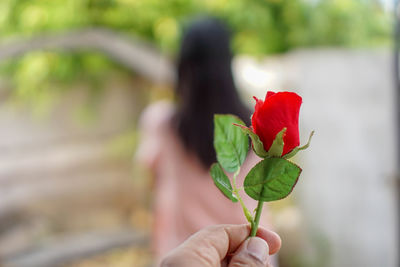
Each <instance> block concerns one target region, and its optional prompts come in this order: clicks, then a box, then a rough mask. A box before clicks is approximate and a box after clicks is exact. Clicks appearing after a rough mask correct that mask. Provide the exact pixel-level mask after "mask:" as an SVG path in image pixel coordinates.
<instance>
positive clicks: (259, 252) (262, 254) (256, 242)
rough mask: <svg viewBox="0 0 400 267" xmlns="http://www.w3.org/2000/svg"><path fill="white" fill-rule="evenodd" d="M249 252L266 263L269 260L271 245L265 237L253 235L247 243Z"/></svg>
mask: <svg viewBox="0 0 400 267" xmlns="http://www.w3.org/2000/svg"><path fill="white" fill-rule="evenodd" d="M247 252H248V253H249V254H250V255H251V256H253V257H254V258H256V259H257V260H259V261H261V262H262V263H266V262H267V260H268V252H269V247H268V244H267V242H265V240H264V239H261V238H259V237H251V238H250V240H249V241H248V243H247Z"/></svg>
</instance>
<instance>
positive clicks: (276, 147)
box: [268, 128, 286, 157]
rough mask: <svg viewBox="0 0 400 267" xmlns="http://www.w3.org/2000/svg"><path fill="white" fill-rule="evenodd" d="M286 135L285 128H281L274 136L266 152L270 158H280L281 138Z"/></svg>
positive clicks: (281, 149) (282, 144)
mask: <svg viewBox="0 0 400 267" xmlns="http://www.w3.org/2000/svg"><path fill="white" fill-rule="evenodd" d="M285 133H286V128H283V129H282V130H281V131H280V132H279V133H277V134H276V136H275V139H274V142H272V145H271V147H270V148H269V150H268V155H269V156H270V157H280V156H282V152H283V146H284V142H283V136H284V135H285Z"/></svg>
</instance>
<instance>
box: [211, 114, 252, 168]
mask: <svg viewBox="0 0 400 267" xmlns="http://www.w3.org/2000/svg"><path fill="white" fill-rule="evenodd" d="M234 123H236V124H244V123H243V121H242V120H241V119H239V118H238V117H236V116H233V115H221V114H216V115H214V148H215V152H216V153H217V160H218V162H219V163H220V164H221V166H222V167H223V168H224V169H225V170H226V171H228V172H235V171H237V170H238V169H239V167H240V166H241V165H242V164H243V162H244V161H245V159H246V156H247V153H248V151H249V139H248V138H247V135H246V134H245V133H243V132H242V131H241V130H240V129H239V128H237V127H235V126H234V125H233V124H234Z"/></svg>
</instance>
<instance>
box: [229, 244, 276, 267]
mask: <svg viewBox="0 0 400 267" xmlns="http://www.w3.org/2000/svg"><path fill="white" fill-rule="evenodd" d="M268 255H269V247H268V244H267V242H265V240H264V239H261V238H259V237H250V238H248V239H247V240H246V241H244V242H243V243H242V245H241V246H240V247H239V248H238V249H237V250H236V252H235V254H234V255H233V256H232V258H231V261H230V263H229V267H239V266H249V267H267V266H269V265H268V258H269V256H268Z"/></svg>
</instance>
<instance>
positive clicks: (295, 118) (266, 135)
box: [251, 91, 302, 156]
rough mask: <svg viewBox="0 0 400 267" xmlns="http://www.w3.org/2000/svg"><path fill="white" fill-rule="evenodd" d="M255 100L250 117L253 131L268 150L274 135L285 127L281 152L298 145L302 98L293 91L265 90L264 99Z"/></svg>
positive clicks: (290, 149)
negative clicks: (276, 91)
mask: <svg viewBox="0 0 400 267" xmlns="http://www.w3.org/2000/svg"><path fill="white" fill-rule="evenodd" d="M254 99H255V100H256V106H255V111H254V114H253V116H252V118H251V124H252V127H253V131H254V132H255V133H256V134H257V135H258V137H259V138H260V140H261V142H262V143H263V146H264V149H265V151H269V149H270V147H271V145H272V143H273V141H274V139H275V137H276V135H277V134H278V133H279V132H280V131H281V130H282V129H283V128H286V133H285V134H284V136H283V142H284V146H283V152H282V155H281V156H284V155H286V154H287V153H289V152H290V151H292V150H293V149H294V148H295V147H297V146H299V145H300V138H299V111H300V106H301V103H302V98H301V97H300V96H299V95H297V94H296V93H293V92H278V93H274V92H270V91H269V92H267V95H266V97H265V100H264V101H262V100H260V99H257V98H256V97H254Z"/></svg>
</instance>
